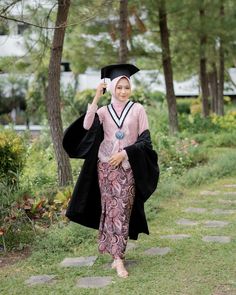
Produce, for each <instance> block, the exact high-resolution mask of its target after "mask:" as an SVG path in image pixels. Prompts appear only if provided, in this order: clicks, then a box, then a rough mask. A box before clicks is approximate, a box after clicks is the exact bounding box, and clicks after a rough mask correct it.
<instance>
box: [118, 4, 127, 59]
mask: <svg viewBox="0 0 236 295" xmlns="http://www.w3.org/2000/svg"><path fill="white" fill-rule="evenodd" d="M127 29H128V0H120V21H119V31H120V48H119V62H120V63H126V62H127V59H128V47H127V37H128V36H127V35H128V32H127Z"/></svg>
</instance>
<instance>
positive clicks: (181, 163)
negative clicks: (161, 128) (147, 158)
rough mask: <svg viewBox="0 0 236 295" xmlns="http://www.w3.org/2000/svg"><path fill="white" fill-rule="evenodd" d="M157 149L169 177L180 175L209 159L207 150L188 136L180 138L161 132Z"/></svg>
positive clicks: (162, 168)
mask: <svg viewBox="0 0 236 295" xmlns="http://www.w3.org/2000/svg"><path fill="white" fill-rule="evenodd" d="M157 150H158V155H159V162H160V166H161V171H162V174H164V175H165V176H167V177H169V176H173V175H177V176H180V175H182V174H183V173H184V172H185V171H186V170H187V169H189V168H191V167H194V166H197V165H199V164H202V163H205V162H207V160H208V155H207V153H206V150H205V149H204V148H203V147H200V146H199V144H198V143H197V142H196V141H194V140H191V139H188V138H185V139H180V138H177V137H171V136H166V135H163V134H160V135H159V137H158V148H157Z"/></svg>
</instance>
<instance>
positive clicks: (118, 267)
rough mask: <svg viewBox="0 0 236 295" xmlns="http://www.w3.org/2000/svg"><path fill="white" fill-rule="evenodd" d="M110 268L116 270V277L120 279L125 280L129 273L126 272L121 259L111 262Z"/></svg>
mask: <svg viewBox="0 0 236 295" xmlns="http://www.w3.org/2000/svg"><path fill="white" fill-rule="evenodd" d="M111 267H112V268H115V269H116V272H117V275H118V277H120V278H127V277H128V275H129V273H128V271H127V270H126V268H125V266H124V263H123V260H122V259H120V258H118V259H115V260H114V261H113V263H112V265H111Z"/></svg>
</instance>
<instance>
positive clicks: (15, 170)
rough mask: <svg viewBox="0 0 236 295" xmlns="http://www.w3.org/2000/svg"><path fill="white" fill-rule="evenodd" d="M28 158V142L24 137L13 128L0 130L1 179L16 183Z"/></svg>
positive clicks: (10, 183)
mask: <svg viewBox="0 0 236 295" xmlns="http://www.w3.org/2000/svg"><path fill="white" fill-rule="evenodd" d="M25 158H26V144H25V140H24V139H23V137H21V136H19V135H18V134H17V133H16V132H14V131H13V130H7V129H5V130H4V129H2V130H1V132H0V179H1V180H4V181H6V182H7V183H8V184H9V185H12V184H16V183H17V181H18V176H19V174H20V173H21V172H22V169H23V167H24V164H25Z"/></svg>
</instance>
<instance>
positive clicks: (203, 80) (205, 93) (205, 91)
mask: <svg viewBox="0 0 236 295" xmlns="http://www.w3.org/2000/svg"><path fill="white" fill-rule="evenodd" d="M199 14H200V23H201V28H202V30H203V26H204V24H203V22H204V17H205V11H204V9H203V8H201V9H200V10H199ZM202 30H201V31H202ZM206 43H207V36H206V34H205V33H201V35H200V84H201V90H202V114H203V116H204V117H207V116H208V115H209V102H208V97H209V88H208V77H207V66H206V63H207V59H206V53H205V51H206Z"/></svg>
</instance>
